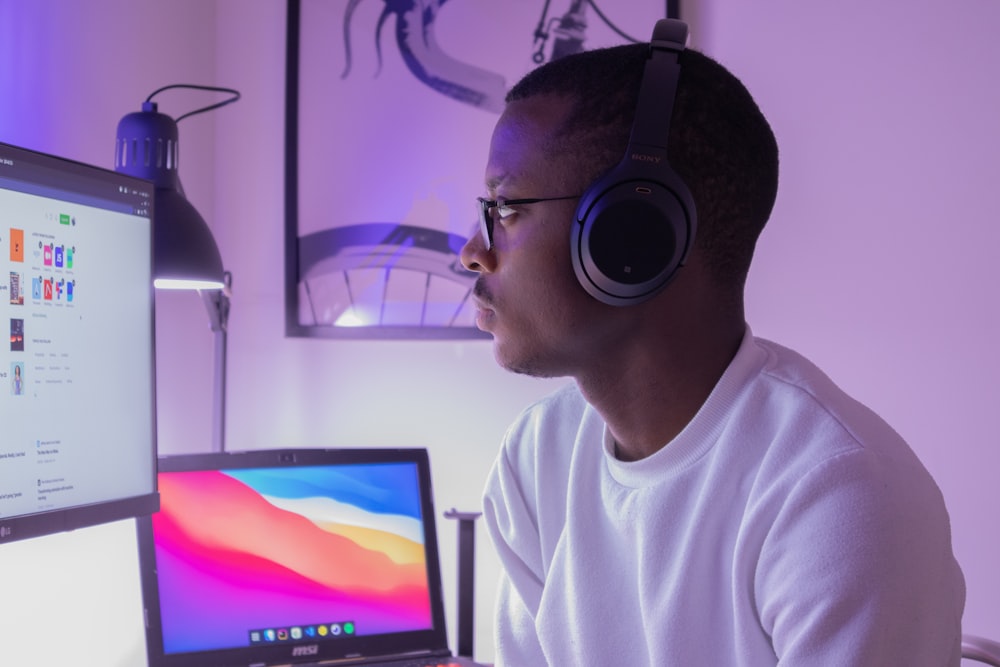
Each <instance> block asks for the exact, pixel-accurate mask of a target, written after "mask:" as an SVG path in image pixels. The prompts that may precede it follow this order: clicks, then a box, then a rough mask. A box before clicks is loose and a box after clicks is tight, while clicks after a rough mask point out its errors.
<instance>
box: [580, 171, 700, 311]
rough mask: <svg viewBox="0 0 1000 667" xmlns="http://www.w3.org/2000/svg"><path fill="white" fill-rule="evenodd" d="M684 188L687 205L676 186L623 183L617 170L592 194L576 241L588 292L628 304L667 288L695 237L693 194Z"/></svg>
mask: <svg viewBox="0 0 1000 667" xmlns="http://www.w3.org/2000/svg"><path fill="white" fill-rule="evenodd" d="M678 181H679V179H678ZM679 187H680V188H681V192H680V196H681V197H683V198H684V199H686V200H687V201H688V202H689V203H688V204H687V205H685V203H683V202H682V201H681V199H679V198H678V193H677V192H676V191H675V189H673V188H670V187H667V186H666V185H664V184H662V183H659V182H656V181H649V180H642V179H632V180H619V179H617V178H616V177H615V172H612V173H611V174H609V176H608V177H607V178H604V179H602V180H601V181H599V182H598V183H596V184H594V186H592V188H591V189H590V190H588V194H587V195H584V197H583V198H582V199H581V200H580V206H579V208H578V209H577V213H576V220H575V221H574V222H575V224H574V225H573V233H572V239H571V254H572V259H573V269H574V271H575V272H576V276H577V279H578V280H579V281H580V284H581V285H582V286H583V288H584V289H585V290H586V291H587V293H589V294H590V295H591V296H593V297H594V298H595V299H597V300H598V301H602V302H603V303H607V304H609V305H613V306H624V305H629V304H636V303H641V302H643V301H646V300H647V299H650V298H652V297H653V296H654V295H656V294H657V293H658V292H659V291H660V290H662V289H663V288H664V287H666V285H667V283H669V282H670V280H671V279H672V278H673V277H674V275H675V274H676V272H677V269H678V268H679V267H680V266H681V265H682V264H683V261H684V258H685V257H686V255H687V252H688V250H689V247H690V244H691V239H692V238H693V236H694V229H693V225H694V220H693V216H692V214H691V212H693V210H694V209H693V205H691V204H690V195H689V194H688V192H687V189H686V188H684V186H683V184H680V186H679ZM594 190H597V192H598V194H596V196H595V194H594V192H593V191H594ZM595 197H596V198H595Z"/></svg>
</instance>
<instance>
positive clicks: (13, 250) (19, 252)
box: [10, 227, 24, 262]
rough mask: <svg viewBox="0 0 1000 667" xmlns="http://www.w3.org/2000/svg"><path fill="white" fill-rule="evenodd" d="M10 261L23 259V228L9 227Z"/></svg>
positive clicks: (21, 260)
mask: <svg viewBox="0 0 1000 667" xmlns="http://www.w3.org/2000/svg"><path fill="white" fill-rule="evenodd" d="M10 261H12V262H23V261H24V230H23V229H14V228H13V227H11V228H10Z"/></svg>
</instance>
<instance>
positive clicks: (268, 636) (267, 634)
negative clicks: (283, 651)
mask: <svg viewBox="0 0 1000 667" xmlns="http://www.w3.org/2000/svg"><path fill="white" fill-rule="evenodd" d="M277 638H278V637H277V634H276V633H275V632H274V630H264V641H266V642H273V641H274V640H275V639H277Z"/></svg>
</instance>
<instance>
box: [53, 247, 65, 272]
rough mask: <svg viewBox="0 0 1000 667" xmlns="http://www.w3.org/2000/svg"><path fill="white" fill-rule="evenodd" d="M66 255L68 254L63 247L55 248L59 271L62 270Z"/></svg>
mask: <svg viewBox="0 0 1000 667" xmlns="http://www.w3.org/2000/svg"><path fill="white" fill-rule="evenodd" d="M65 253H66V249H65V248H64V247H63V246H61V245H57V246H56V247H55V261H56V268H59V269H61V268H62V266H63V261H64V260H65V256H66V254H65Z"/></svg>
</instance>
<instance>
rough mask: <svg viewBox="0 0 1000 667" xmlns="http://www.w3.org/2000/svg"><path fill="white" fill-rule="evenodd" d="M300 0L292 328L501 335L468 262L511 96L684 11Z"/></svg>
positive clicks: (651, 3) (288, 278)
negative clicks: (531, 78)
mask: <svg viewBox="0 0 1000 667" xmlns="http://www.w3.org/2000/svg"><path fill="white" fill-rule="evenodd" d="M287 2H288V25H287V30H288V37H287V68H288V71H287V83H286V85H287V90H286V133H285V141H286V154H285V171H286V179H285V197H286V205H285V255H286V267H285V293H286V332H287V334H288V335H289V336H304V337H325V338H387V339H422V338H423V339H459V338H480V337H484V336H486V334H483V333H482V332H480V331H479V330H478V329H477V328H476V327H475V322H474V318H475V308H474V307H473V305H472V302H471V298H470V297H471V291H472V288H473V285H474V282H475V278H476V276H475V274H474V273H471V272H469V271H467V270H466V269H465V268H464V267H463V266H462V263H461V260H460V256H459V255H460V251H461V248H462V246H463V245H464V244H465V241H466V239H467V238H468V235H469V234H470V233H473V232H474V231H475V230H477V229H478V226H477V222H476V220H477V217H476V215H477V214H476V212H475V208H474V204H475V198H476V196H479V195H482V194H483V192H484V188H483V184H482V180H483V177H482V174H483V169H484V167H485V164H486V157H487V152H488V148H489V139H490V135H491V133H492V130H493V126H494V124H495V123H496V120H497V118H498V117H499V114H500V112H501V111H502V110H503V105H504V96H505V94H506V92H507V90H508V89H509V88H510V86H512V85H513V84H514V83H515V82H516V81H517V80H518V79H519V78H520V77H521V76H523V75H524V74H525V73H527V72H528V71H529V70H531V69H532V68H534V67H536V66H538V65H540V64H542V63H544V62H547V61H549V60H552V59H555V58H559V57H561V56H563V55H566V54H568V53H573V52H576V51H580V50H583V49H590V48H597V47H602V46H611V45H614V44H621V43H624V42H627V41H646V40H648V39H649V34H650V32H651V30H652V27H653V24H654V23H655V21H656V20H657V19H659V18H662V17H664V16H667V15H671V14H670V13H669V12H670V7H669V6H667V7H665V6H664V2H663V0H632V1H631V2H628V3H615V2H611V0H600V1H598V0H575V1H571V0H561V1H557V2H552V1H551V0H504V1H503V2H500V1H498V0H449V1H446V0H406V1H405V2H404V1H399V0H383V1H381V2H380V1H378V0H369V1H368V2H366V3H362V2H360V0H287Z"/></svg>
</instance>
